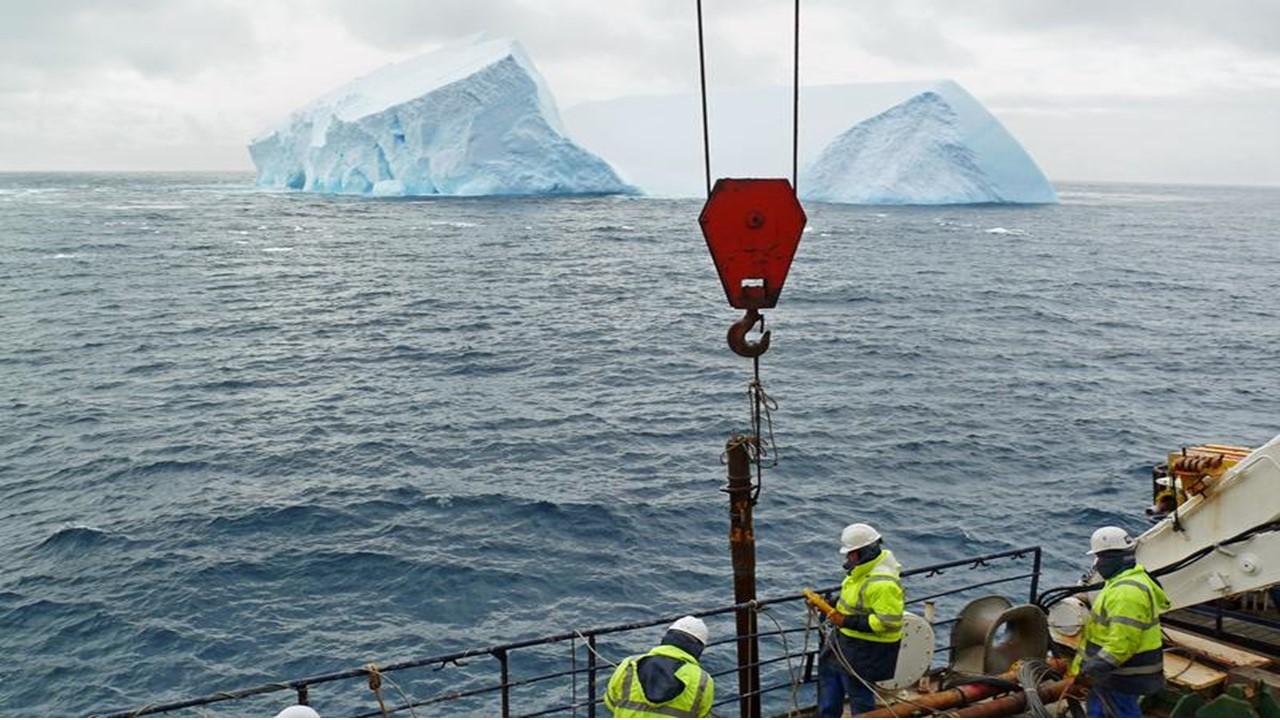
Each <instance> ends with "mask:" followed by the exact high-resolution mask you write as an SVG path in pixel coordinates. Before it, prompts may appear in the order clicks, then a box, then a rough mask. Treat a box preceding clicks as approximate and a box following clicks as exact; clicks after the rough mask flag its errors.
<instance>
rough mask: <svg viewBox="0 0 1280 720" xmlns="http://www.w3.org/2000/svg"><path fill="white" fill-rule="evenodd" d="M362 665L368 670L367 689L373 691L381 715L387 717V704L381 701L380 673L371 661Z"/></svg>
mask: <svg viewBox="0 0 1280 720" xmlns="http://www.w3.org/2000/svg"><path fill="white" fill-rule="evenodd" d="M364 667H365V669H366V670H368V671H369V689H370V690H372V691H373V697H374V698H376V699H377V700H378V709H379V710H381V711H382V717H388V715H387V704H386V703H385V702H383V701H382V673H381V672H380V671H379V670H378V666H377V665H375V664H373V663H369V664H368V665H365V666H364Z"/></svg>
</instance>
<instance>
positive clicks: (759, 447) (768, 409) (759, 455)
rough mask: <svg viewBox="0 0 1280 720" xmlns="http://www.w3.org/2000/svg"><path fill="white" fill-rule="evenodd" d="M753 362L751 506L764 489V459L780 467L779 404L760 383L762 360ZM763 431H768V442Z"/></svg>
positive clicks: (749, 387)
mask: <svg viewBox="0 0 1280 720" xmlns="http://www.w3.org/2000/svg"><path fill="white" fill-rule="evenodd" d="M752 360H753V366H754V370H755V377H754V378H753V379H752V381H751V382H750V383H749V384H748V385H747V396H748V398H749V399H750V403H751V437H752V440H751V442H750V443H749V444H748V449H749V450H750V451H751V461H752V462H753V463H755V466H756V486H755V488H754V489H753V491H752V493H751V504H752V505H754V504H755V503H756V501H757V500H759V499H760V491H761V490H762V489H763V488H764V468H765V467H766V465H765V463H764V459H765V458H766V457H772V460H771V461H770V462H769V464H768V467H771V468H773V467H777V466H778V449H777V445H776V443H775V442H774V436H773V411H774V410H777V409H778V403H777V401H776V400H774V399H773V398H772V397H770V396H769V393H767V392H765V389H764V384H763V383H762V382H760V358H758V357H756V358H752ZM762 430H764V431H767V434H768V439H767V440H766V439H765V437H764V435H765V434H764V433H762Z"/></svg>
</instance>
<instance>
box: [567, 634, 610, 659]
mask: <svg viewBox="0 0 1280 720" xmlns="http://www.w3.org/2000/svg"><path fill="white" fill-rule="evenodd" d="M573 634H574V635H577V636H578V637H580V638H582V641H583V642H584V643H586V644H587V650H588V651H590V652H591V654H592V655H595V656H596V659H597V660H599V661H600V662H602V663H605V664H607V665H611V666H613V667H618V663H616V662H614V661H612V660H610V659H609V658H607V657H605V656H603V655H601V654H600V653H598V652H596V649H595V648H593V647H591V641H590V640H588V639H587V638H586V637H585V636H583V634H582V633H581V632H579V631H578V630H574V631H573Z"/></svg>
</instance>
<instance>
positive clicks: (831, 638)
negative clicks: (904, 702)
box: [810, 610, 932, 717]
mask: <svg viewBox="0 0 1280 720" xmlns="http://www.w3.org/2000/svg"><path fill="white" fill-rule="evenodd" d="M810 612H812V610H811V611H810ZM838 634H840V631H839V630H838V629H837V628H836V627H835V626H832V628H831V632H829V633H827V647H829V648H831V649H832V650H834V652H833V653H832V655H833V656H834V657H835V659H836V660H837V661H839V663H840V666H841V667H843V668H844V671H845V672H847V673H849V674H850V675H852V676H853V679H855V680H857V681H858V682H860V683H862V686H863V687H865V688H866V689H868V690H870V691H871V694H872V695H875V697H876V700H879V701H880V704H882V705H884V707H885V709H886V710H888V711H889V714H890V715H892V716H894V717H899V715H898V713H896V712H894V709H893V703H892V702H890V698H888V697H886V696H885V695H884V693H882V692H880V690H879V688H877V687H876V685H875V683H872V682H868V681H866V680H864V679H863V678H862V675H860V674H858V671H857V670H854V669H853V665H852V664H850V663H849V659H848V658H847V657H845V654H844V648H842V647H840V641H839V640H838V639H837V638H836V635H838ZM912 704H914V703H912ZM921 707H923V706H921ZM930 712H932V711H930Z"/></svg>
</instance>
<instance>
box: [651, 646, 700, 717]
mask: <svg viewBox="0 0 1280 720" xmlns="http://www.w3.org/2000/svg"><path fill="white" fill-rule="evenodd" d="M662 644H663V645H672V646H674V647H677V648H680V649H681V650H683V651H685V652H687V653H689V654H690V655H692V656H693V657H695V658H697V657H698V656H699V655H701V654H702V643H699V642H698V641H697V640H695V639H694V638H691V637H689V636H688V635H686V634H684V633H682V632H679V631H675V630H671V631H668V632H667V634H666V635H665V636H663V638H662ZM684 664H685V663H684V661H683V660H677V659H675V658H671V657H664V656H662V655H651V656H648V657H643V658H640V661H639V662H638V663H636V676H637V677H639V678H640V687H642V688H644V696H645V697H647V698H649V699H650V700H651V701H653V702H654V703H665V702H670V701H671V699H672V698H674V697H675V696H677V695H679V694H680V693H682V692H684V680H681V679H680V678H678V677H676V671H677V670H679V669H680V668H681V666H683V665H684Z"/></svg>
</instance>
